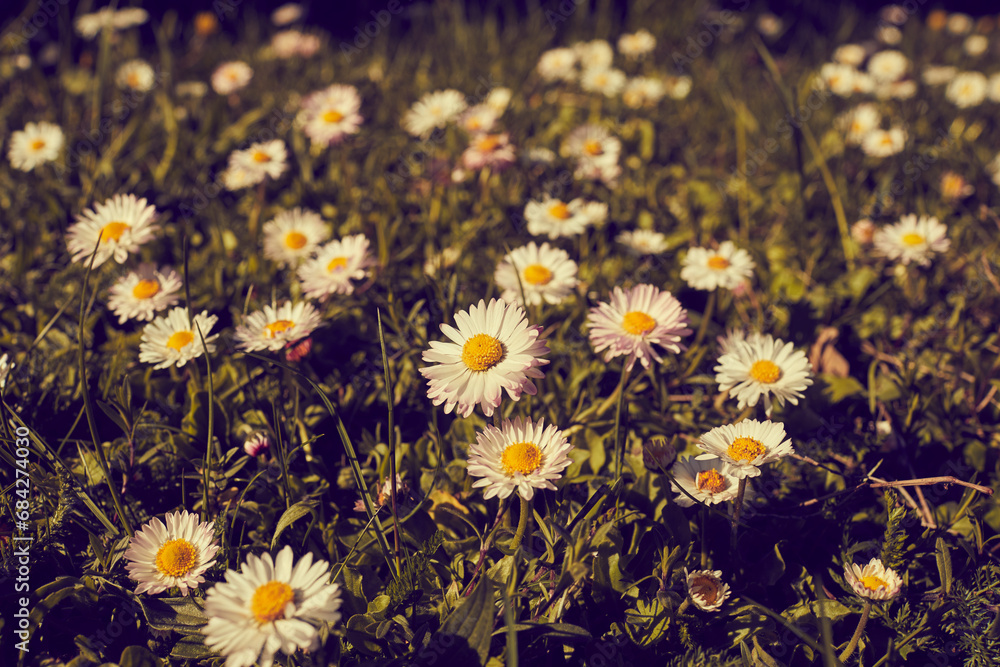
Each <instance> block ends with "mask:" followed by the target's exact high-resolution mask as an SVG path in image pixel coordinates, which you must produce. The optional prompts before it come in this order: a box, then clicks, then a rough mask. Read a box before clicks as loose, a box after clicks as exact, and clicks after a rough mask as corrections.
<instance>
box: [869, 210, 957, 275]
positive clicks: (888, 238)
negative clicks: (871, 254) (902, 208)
mask: <svg viewBox="0 0 1000 667" xmlns="http://www.w3.org/2000/svg"><path fill="white" fill-rule="evenodd" d="M874 242H875V249H876V250H877V251H878V252H879V254H881V255H883V256H885V257H887V258H888V259H891V260H899V261H900V262H901V263H902V264H904V265H905V264H909V263H910V262H915V263H917V264H919V265H920V266H930V265H931V256H932V255H934V254H935V253H939V252H945V251H946V250H948V248H949V246H950V245H951V241H950V240H949V239H948V228H947V227H946V226H945V225H942V224H941V223H940V222H938V219H937V218H934V217H931V216H926V215H922V216H920V217H919V218H918V217H917V216H916V215H914V214H911V215H904V216H903V217H901V218H900V219H899V222H897V223H896V224H895V225H890V226H888V227H883V228H882V229H880V230H878V231H877V232H875V238H874Z"/></svg>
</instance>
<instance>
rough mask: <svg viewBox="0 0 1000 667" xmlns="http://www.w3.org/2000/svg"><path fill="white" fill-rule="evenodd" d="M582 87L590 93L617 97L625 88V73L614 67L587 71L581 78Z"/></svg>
mask: <svg viewBox="0 0 1000 667" xmlns="http://www.w3.org/2000/svg"><path fill="white" fill-rule="evenodd" d="M580 87H581V88H583V89H584V90H586V91H587V92H589V93H600V94H601V95H604V96H605V97H616V96H617V95H618V94H619V93H621V92H622V88H624V87H625V72H623V71H621V70H620V69H615V68H614V67H608V68H607V69H587V70H584V71H583V74H582V75H581V76H580Z"/></svg>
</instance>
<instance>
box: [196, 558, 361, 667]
mask: <svg viewBox="0 0 1000 667" xmlns="http://www.w3.org/2000/svg"><path fill="white" fill-rule="evenodd" d="M293 561H294V556H293V555H292V548H291V547H288V546H286V547H285V548H284V549H282V550H281V551H280V552H278V557H277V558H276V559H274V560H272V559H271V555H270V554H264V555H263V556H261V557H257V556H253V555H250V556H247V560H246V562H245V563H244V564H243V567H242V568H240V571H239V572H236V571H235V570H228V571H227V572H226V581H225V583H219V584H216V585H215V586H213V587H212V588H210V589H209V591H208V594H207V595H206V596H205V614H206V615H207V616H208V624H207V625H206V626H205V627H204V628H203V630H202V632H204V634H205V644H206V645H207V646H209V647H211V648H212V649H213V650H215V651H218V652H219V653H220V654H222V655H224V656H227V659H226V667H250V665H259V666H260V667H270V666H271V665H272V664H273V663H274V656H275V654H276V653H277V652H278V651H281V652H282V653H284V654H285V655H291V654H292V653H294V652H295V651H296V650H298V649H300V648H301V649H305V650H307V651H315V650H316V649H317V648H319V646H320V632H319V630H320V628H322V627H323V626H324V625H325V624H327V623H329V624H331V625H333V624H336V623H337V622H338V621H339V620H340V611H339V609H340V605H341V603H342V602H343V601H342V600H341V598H340V586H339V585H337V584H330V583H327V582H328V581H329V580H330V565H329V563H327V562H326V561H323V560H317V561H316V562H313V556H312V554H311V553H307V554H306V555H305V556H303V557H302V558H300V559H299V561H298V562H293ZM324 636H325V634H324Z"/></svg>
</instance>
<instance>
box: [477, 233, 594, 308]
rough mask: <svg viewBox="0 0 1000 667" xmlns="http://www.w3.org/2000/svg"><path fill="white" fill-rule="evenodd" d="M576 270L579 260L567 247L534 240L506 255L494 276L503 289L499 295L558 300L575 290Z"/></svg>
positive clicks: (513, 299)
mask: <svg viewBox="0 0 1000 667" xmlns="http://www.w3.org/2000/svg"><path fill="white" fill-rule="evenodd" d="M576 271H577V265H576V262H574V261H573V260H571V259H570V258H569V253H567V252H566V251H565V250H562V249H560V248H553V247H551V246H549V244H548V243H543V244H542V245H541V246H538V245H536V244H535V242H534V241H532V242H531V243H529V244H528V245H526V246H521V247H520V248H515V249H514V250H511V251H510V253H508V254H506V255H504V258H503V259H502V260H501V261H500V264H498V265H497V269H496V272H495V273H494V274H493V279H494V280H495V281H496V283H497V286H498V287H500V288H501V289H503V293H502V294H501V295H500V298H501V299H503V300H504V301H506V302H507V303H515V302H516V303H518V304H520V305H524V303H525V302H527V303H528V305H538V304H540V303H542V302H545V303H551V304H556V303H559V302H561V301H562V300H563V299H565V298H566V297H568V296H569V295H570V294H572V293H573V290H574V289H575V288H576V284H577V279H576ZM522 291H523V294H522ZM522 296H523V298H522Z"/></svg>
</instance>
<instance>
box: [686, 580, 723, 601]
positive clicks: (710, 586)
mask: <svg viewBox="0 0 1000 667" xmlns="http://www.w3.org/2000/svg"><path fill="white" fill-rule="evenodd" d="M688 590H689V591H690V592H691V595H698V596H700V597H702V598H704V600H705V603H706V604H715V601H716V600H717V599H718V598H719V584H718V582H716V581H715V580H714V579H711V578H709V577H706V576H705V575H702V574H699V575H697V576H695V578H694V579H692V580H691V585H690V586H688Z"/></svg>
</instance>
